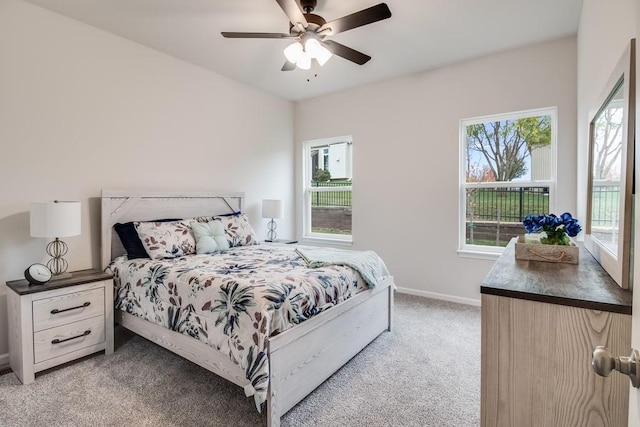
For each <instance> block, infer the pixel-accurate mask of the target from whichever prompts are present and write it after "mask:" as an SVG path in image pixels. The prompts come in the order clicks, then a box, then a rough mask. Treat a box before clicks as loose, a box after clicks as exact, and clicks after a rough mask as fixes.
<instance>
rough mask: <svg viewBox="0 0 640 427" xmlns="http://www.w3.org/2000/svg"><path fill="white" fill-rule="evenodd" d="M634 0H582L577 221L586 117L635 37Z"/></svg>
mask: <svg viewBox="0 0 640 427" xmlns="http://www.w3.org/2000/svg"><path fill="white" fill-rule="evenodd" d="M635 13H636V2H635V1H634V0H607V1H606V2H603V1H601V0H584V3H583V5H582V16H581V17H580V29H579V31H578V37H577V38H578V122H577V123H578V129H577V133H578V191H577V196H578V201H577V203H578V215H579V216H578V218H579V219H580V220H582V221H584V219H585V218H586V209H587V199H586V194H587V172H588V169H587V162H588V154H589V151H588V147H589V113H590V111H591V110H593V109H597V108H598V106H597V105H596V104H597V99H598V98H599V97H600V95H601V93H602V92H603V91H604V90H605V85H606V83H607V81H608V80H609V78H610V77H611V73H612V72H613V69H614V67H615V66H616V64H617V63H618V61H619V60H620V58H621V56H622V53H623V51H624V50H625V48H626V47H627V44H628V43H629V40H631V39H632V38H634V37H635V34H636V15H635Z"/></svg>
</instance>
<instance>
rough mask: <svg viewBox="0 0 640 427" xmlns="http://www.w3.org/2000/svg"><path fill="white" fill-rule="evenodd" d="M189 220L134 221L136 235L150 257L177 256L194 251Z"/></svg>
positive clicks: (194, 242) (194, 244)
mask: <svg viewBox="0 0 640 427" xmlns="http://www.w3.org/2000/svg"><path fill="white" fill-rule="evenodd" d="M189 224H190V221H171V222H135V223H134V225H135V227H136V231H137V232H138V237H140V241H141V242H142V245H143V246H144V248H145V250H146V251H147V253H148V254H149V257H150V258H151V259H162V258H177V257H181V256H184V255H190V254H194V253H196V241H195V239H194V237H193V232H192V231H191V227H190V226H189Z"/></svg>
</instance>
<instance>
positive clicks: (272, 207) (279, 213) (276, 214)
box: [262, 199, 284, 242]
mask: <svg viewBox="0 0 640 427" xmlns="http://www.w3.org/2000/svg"><path fill="white" fill-rule="evenodd" d="M283 216H284V206H283V205H282V200H266V199H265V200H263V201H262V218H269V219H270V221H269V222H268V223H267V228H268V229H269V231H268V232H267V242H275V240H276V238H277V237H278V234H277V233H276V228H277V224H276V222H275V221H274V219H279V218H282V217H283Z"/></svg>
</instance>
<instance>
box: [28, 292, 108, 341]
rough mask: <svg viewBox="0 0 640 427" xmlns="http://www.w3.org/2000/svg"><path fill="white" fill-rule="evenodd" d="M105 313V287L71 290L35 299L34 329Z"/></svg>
mask: <svg viewBox="0 0 640 427" xmlns="http://www.w3.org/2000/svg"><path fill="white" fill-rule="evenodd" d="M102 314H104V289H103V288H97V289H89V290H86V291H79V292H69V293H68V294H63V295H58V296H55V297H50V298H44V299H41V300H36V301H33V331H34V332H38V331H42V330H44V329H48V328H55V327H56V326H60V325H66V324H67V323H72V322H77V321H79V320H83V319H88V318H90V317H95V316H99V315H102Z"/></svg>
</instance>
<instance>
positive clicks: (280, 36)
mask: <svg viewBox="0 0 640 427" xmlns="http://www.w3.org/2000/svg"><path fill="white" fill-rule="evenodd" d="M221 34H222V37H226V38H228V39H293V38H295V36H292V35H291V34H285V33H233V32H228V31H223V32H222V33H221Z"/></svg>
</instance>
